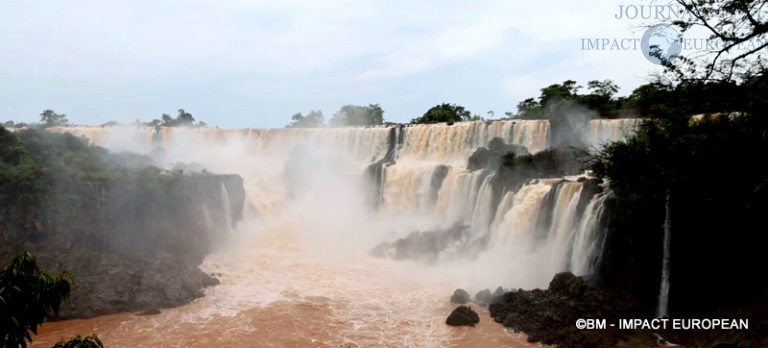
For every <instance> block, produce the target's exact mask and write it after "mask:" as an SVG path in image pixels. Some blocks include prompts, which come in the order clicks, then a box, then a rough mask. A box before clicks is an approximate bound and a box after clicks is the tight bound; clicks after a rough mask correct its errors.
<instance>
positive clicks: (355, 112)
mask: <svg viewBox="0 0 768 348" xmlns="http://www.w3.org/2000/svg"><path fill="white" fill-rule="evenodd" d="M328 123H329V124H330V125H331V126H333V127H339V126H375V125H380V124H382V123H384V110H382V109H381V107H380V106H379V104H370V105H368V106H356V105H344V106H342V107H341V110H339V111H338V112H337V113H335V114H333V117H331V119H330V120H329V121H328Z"/></svg>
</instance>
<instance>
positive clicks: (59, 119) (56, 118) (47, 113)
mask: <svg viewBox="0 0 768 348" xmlns="http://www.w3.org/2000/svg"><path fill="white" fill-rule="evenodd" d="M40 122H42V123H43V126H45V127H55V126H64V125H67V124H68V123H69V120H67V115H65V114H57V113H56V112H55V111H53V110H50V109H47V110H44V111H43V112H42V113H40Z"/></svg>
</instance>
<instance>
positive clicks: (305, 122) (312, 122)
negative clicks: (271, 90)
mask: <svg viewBox="0 0 768 348" xmlns="http://www.w3.org/2000/svg"><path fill="white" fill-rule="evenodd" d="M291 119H292V120H293V121H292V122H291V123H290V124H288V125H287V126H285V127H286V128H318V127H325V116H323V112H322V111H320V110H317V111H310V112H309V113H308V114H307V115H306V116H304V115H302V114H301V113H300V112H299V113H296V114H294V115H293V116H291Z"/></svg>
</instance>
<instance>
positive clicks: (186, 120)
mask: <svg viewBox="0 0 768 348" xmlns="http://www.w3.org/2000/svg"><path fill="white" fill-rule="evenodd" d="M176 123H177V125H181V126H193V125H194V124H195V118H194V117H192V114H190V113H188V112H186V111H184V109H179V114H178V116H176Z"/></svg>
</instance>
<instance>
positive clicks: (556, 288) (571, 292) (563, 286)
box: [549, 272, 587, 297]
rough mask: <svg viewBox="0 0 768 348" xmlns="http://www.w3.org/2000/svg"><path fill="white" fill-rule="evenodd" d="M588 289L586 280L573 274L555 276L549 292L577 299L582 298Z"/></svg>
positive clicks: (550, 283) (564, 273)
mask: <svg viewBox="0 0 768 348" xmlns="http://www.w3.org/2000/svg"><path fill="white" fill-rule="evenodd" d="M586 289H587V286H586V284H585V283H584V279H582V278H581V277H577V276H575V275H573V273H571V272H562V273H558V274H555V277H554V278H552V281H550V282H549V291H550V292H552V293H554V294H562V295H566V296H571V297H577V296H581V295H582V294H583V293H584V291H586Z"/></svg>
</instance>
